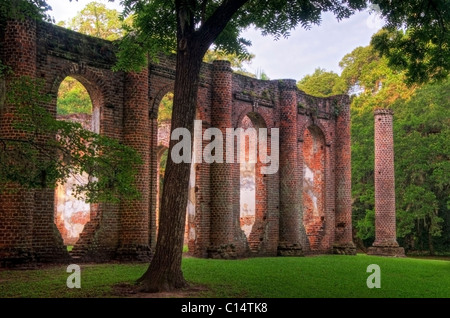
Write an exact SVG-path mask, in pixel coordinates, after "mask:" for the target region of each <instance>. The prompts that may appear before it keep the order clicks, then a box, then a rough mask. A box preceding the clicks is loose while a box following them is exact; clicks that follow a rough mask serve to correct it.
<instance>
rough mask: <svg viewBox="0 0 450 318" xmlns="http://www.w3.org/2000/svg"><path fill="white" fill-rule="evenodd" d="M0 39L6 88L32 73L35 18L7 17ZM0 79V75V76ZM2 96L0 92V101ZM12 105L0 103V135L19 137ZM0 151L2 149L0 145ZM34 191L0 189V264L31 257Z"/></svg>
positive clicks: (10, 263)
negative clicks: (5, 73) (2, 36)
mask: <svg viewBox="0 0 450 318" xmlns="http://www.w3.org/2000/svg"><path fill="white" fill-rule="evenodd" d="M3 32H4V38H3V42H2V43H0V50H1V55H0V56H1V59H2V62H3V63H4V64H5V65H7V66H9V67H10V69H11V71H12V72H13V74H12V75H10V76H7V78H6V83H5V86H6V89H8V86H9V85H10V83H11V80H12V79H13V78H18V77H20V76H29V77H32V78H34V77H35V76H36V22H35V21H32V20H28V19H25V20H23V21H12V20H10V21H8V22H7V23H6V27H5V29H4V30H3ZM0 80H1V79H0ZM1 101H3V98H1V96H0V102H1ZM14 116H15V109H14V108H13V105H9V104H7V103H5V104H4V105H2V104H0V137H4V138H20V132H18V131H17V130H16V129H14V127H13V126H12V125H13V121H14ZM1 147H2V146H1V145H0V151H4V149H2V148H1ZM33 209H34V191H32V190H25V189H22V188H20V187H19V186H18V185H14V184H11V185H9V186H8V188H7V189H5V190H4V191H3V192H2V193H0V266H4V265H6V266H10V265H15V264H16V263H25V262H28V261H31V260H32V259H33V253H32V241H33Z"/></svg>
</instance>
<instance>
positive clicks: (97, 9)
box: [58, 1, 132, 41]
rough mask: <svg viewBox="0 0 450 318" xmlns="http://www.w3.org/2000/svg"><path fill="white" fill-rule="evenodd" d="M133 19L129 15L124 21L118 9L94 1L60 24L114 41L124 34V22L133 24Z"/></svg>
mask: <svg viewBox="0 0 450 318" xmlns="http://www.w3.org/2000/svg"><path fill="white" fill-rule="evenodd" d="M131 20H132V17H129V18H128V19H125V21H122V19H121V18H120V13H119V12H118V11H117V10H114V9H108V8H107V7H106V6H105V5H104V4H103V3H99V2H96V1H93V2H90V3H88V4H87V5H86V6H85V7H84V8H83V10H81V11H80V12H78V13H77V15H76V16H75V17H74V18H72V19H71V20H69V21H67V22H64V21H61V22H59V23H58V24H59V25H60V26H63V27H67V28H68V29H70V30H73V31H76V32H80V33H83V34H86V35H91V36H95V37H97V38H101V39H105V40H109V41H114V40H118V39H120V38H121V37H122V36H123V35H124V32H125V30H124V24H125V25H127V24H128V25H129V24H131Z"/></svg>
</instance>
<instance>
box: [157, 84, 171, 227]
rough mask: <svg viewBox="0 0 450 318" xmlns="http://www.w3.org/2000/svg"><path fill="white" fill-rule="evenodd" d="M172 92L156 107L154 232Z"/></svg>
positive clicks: (158, 208)
mask: <svg viewBox="0 0 450 318" xmlns="http://www.w3.org/2000/svg"><path fill="white" fill-rule="evenodd" d="M172 105H173V93H172V92H169V93H167V94H166V95H164V97H163V98H162V99H161V102H160V103H159V107H158V140H157V145H158V148H157V149H158V150H157V171H158V172H157V177H156V198H157V200H156V233H158V229H159V212H160V208H161V198H162V192H163V186H164V173H165V171H166V163H167V156H168V149H169V143H170V127H171V120H172Z"/></svg>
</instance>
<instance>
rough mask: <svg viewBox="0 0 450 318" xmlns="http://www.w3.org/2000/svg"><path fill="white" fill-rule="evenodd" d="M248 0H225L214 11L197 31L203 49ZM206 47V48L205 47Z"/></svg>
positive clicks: (215, 37)
mask: <svg viewBox="0 0 450 318" xmlns="http://www.w3.org/2000/svg"><path fill="white" fill-rule="evenodd" d="M247 2H248V0H224V1H223V2H222V4H221V5H220V6H219V7H218V8H217V9H216V11H214V13H213V14H212V15H211V16H210V17H209V18H208V20H206V22H205V23H204V24H203V25H202V26H201V28H200V29H199V30H198V31H197V34H196V36H197V38H198V39H199V44H200V46H201V49H202V50H205V52H206V50H207V49H208V48H209V47H210V45H211V44H212V43H213V42H214V41H215V40H216V39H217V37H218V36H219V35H220V33H222V31H223V30H224V29H225V27H226V26H227V24H228V23H229V22H230V20H231V18H232V17H233V15H234V14H235V13H236V12H237V11H238V10H239V9H240V8H242V6H243V5H245V4H246V3H247ZM205 47H206V48H205Z"/></svg>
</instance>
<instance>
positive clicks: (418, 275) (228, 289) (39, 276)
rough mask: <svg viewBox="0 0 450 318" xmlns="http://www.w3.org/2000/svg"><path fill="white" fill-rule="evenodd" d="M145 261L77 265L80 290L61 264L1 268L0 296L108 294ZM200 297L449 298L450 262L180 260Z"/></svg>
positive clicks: (334, 257)
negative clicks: (373, 277)
mask: <svg viewBox="0 0 450 318" xmlns="http://www.w3.org/2000/svg"><path fill="white" fill-rule="evenodd" d="M370 264H377V265H379V266H380V268H381V288H380V289H369V288H368V287H367V285H366V280H367V277H368V276H369V275H370V274H371V273H367V272H366V269H367V266H368V265H370ZM146 268H147V265H145V264H103V265H82V266H81V269H82V271H81V289H68V288H67V287H66V279H67V277H68V276H69V275H70V274H68V273H66V267H65V266H59V267H52V268H46V269H41V270H14V271H10V270H8V271H6V270H2V271H0V297H111V296H113V288H112V286H113V285H115V284H118V283H133V282H134V281H135V280H136V279H137V278H138V277H139V276H140V275H141V274H142V273H143V272H144V271H145V270H146ZM183 271H184V274H185V277H186V279H187V280H188V281H189V282H190V283H191V284H194V285H196V284H198V285H203V286H207V288H208V291H205V292H202V293H200V294H199V295H198V296H199V297H269V298H274V297H293V298H294V297H450V262H449V261H442V260H423V259H412V258H403V259H401V258H400V259H399V258H383V257H376V256H366V255H358V256H356V257H353V256H338V255H325V256H317V257H301V258H297V257H295V258H281V257H278V258H252V259H244V260H238V261H226V260H209V259H196V258H185V259H184V260H183Z"/></svg>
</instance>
